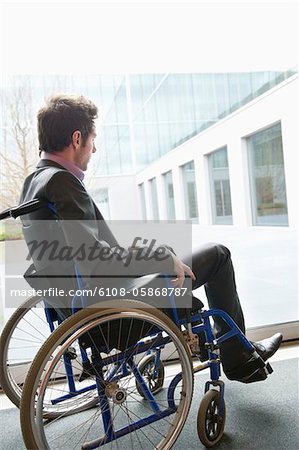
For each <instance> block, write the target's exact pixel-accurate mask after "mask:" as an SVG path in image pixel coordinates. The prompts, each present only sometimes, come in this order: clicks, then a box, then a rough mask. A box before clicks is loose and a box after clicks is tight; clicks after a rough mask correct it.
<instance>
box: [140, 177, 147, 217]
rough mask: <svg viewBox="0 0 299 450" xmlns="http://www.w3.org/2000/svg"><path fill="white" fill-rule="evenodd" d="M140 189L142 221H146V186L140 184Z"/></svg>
mask: <svg viewBox="0 0 299 450" xmlns="http://www.w3.org/2000/svg"><path fill="white" fill-rule="evenodd" d="M138 189H139V198H140V204H141V213H142V219H143V220H146V203H145V192H144V184H143V183H141V184H139V185H138Z"/></svg>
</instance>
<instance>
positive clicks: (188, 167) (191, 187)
mask: <svg viewBox="0 0 299 450" xmlns="http://www.w3.org/2000/svg"><path fill="white" fill-rule="evenodd" d="M181 169H182V176H183V188H184V199H185V214H186V219H191V220H192V221H193V222H198V208H197V195H196V183H195V169H194V161H190V162H189V163H187V164H184V165H183V166H181Z"/></svg>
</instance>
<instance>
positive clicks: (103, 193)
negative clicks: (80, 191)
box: [90, 188, 110, 220]
mask: <svg viewBox="0 0 299 450" xmlns="http://www.w3.org/2000/svg"><path fill="white" fill-rule="evenodd" d="M90 194H91V195H92V198H93V200H94V202H95V204H96V205H97V207H98V208H99V210H100V211H101V214H102V216H103V217H104V219H105V220H110V209H109V197H108V189H107V188H99V189H94V190H91V192H90Z"/></svg>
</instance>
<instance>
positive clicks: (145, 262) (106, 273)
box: [20, 160, 173, 285]
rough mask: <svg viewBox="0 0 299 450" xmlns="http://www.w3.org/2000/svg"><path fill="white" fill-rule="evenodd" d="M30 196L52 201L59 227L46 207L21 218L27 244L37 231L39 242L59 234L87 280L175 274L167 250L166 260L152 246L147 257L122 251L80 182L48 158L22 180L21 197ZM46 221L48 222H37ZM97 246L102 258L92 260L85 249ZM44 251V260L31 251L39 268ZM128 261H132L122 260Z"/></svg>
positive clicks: (89, 281)
mask: <svg viewBox="0 0 299 450" xmlns="http://www.w3.org/2000/svg"><path fill="white" fill-rule="evenodd" d="M33 198H40V199H46V200H48V201H49V202H51V203H53V204H54V206H55V209H56V211H57V215H58V216H59V218H60V225H61V228H60V231H58V232H57V231H55V227H54V222H53V220H52V219H53V217H51V215H52V213H51V211H50V210H47V211H45V210H42V211H37V212H34V213H31V214H29V215H27V216H24V217H23V218H22V222H23V226H24V228H23V229H24V235H25V239H26V242H27V245H28V243H29V241H30V240H32V239H33V238H34V237H35V236H36V234H38V233H39V232H40V230H43V233H42V234H41V235H40V237H39V242H41V241H40V240H41V239H42V240H45V239H48V240H49V239H51V238H53V236H54V235H55V239H56V237H57V234H59V233H60V232H61V235H64V239H65V241H62V242H60V246H63V245H66V244H67V245H69V246H70V247H72V248H73V249H75V250H74V251H73V252H72V253H73V254H76V257H75V258H74V259H75V263H76V265H77V266H78V267H79V268H80V272H81V275H82V276H83V277H84V280H85V284H88V285H90V284H91V285H95V284H97V285H98V284H99V279H101V277H104V278H105V282H106V283H108V284H109V279H110V278H111V277H115V278H118V279H123V278H126V279H128V278H136V277H137V276H140V275H144V274H151V273H156V272H162V273H169V274H173V259H172V257H171V254H170V253H171V252H169V250H166V252H167V254H166V256H165V258H164V259H163V258H161V257H160V255H159V253H157V254H156V253H155V251H154V250H153V251H152V253H151V254H150V256H151V257H148V255H149V254H148V255H147V258H143V257H142V255H143V254H145V252H146V249H145V250H144V253H142V252H141V251H140V252H141V253H140V252H139V254H138V255H137V253H136V251H132V250H126V252H121V254H120V252H119V247H118V242H117V240H116V238H115V237H114V235H113V233H112V232H111V230H110V228H109V227H108V225H107V223H106V222H105V220H104V219H103V216H102V214H101V213H100V211H99V209H98V208H97V206H96V205H95V203H94V201H93V200H92V198H91V197H90V195H89V194H88V193H87V191H86V189H85V187H84V184H83V183H82V182H81V181H80V180H79V179H78V178H77V177H75V176H74V175H73V174H72V173H71V172H69V171H67V170H66V169H64V168H63V167H62V166H60V165H59V164H57V163H55V162H53V161H50V160H40V162H39V163H38V166H37V170H36V171H35V172H33V173H32V174H30V175H29V176H28V177H27V178H26V180H25V182H24V186H23V190H22V194H21V199H20V200H21V202H26V201H28V200H32V199H33ZM45 219H49V220H47V222H41V221H44V220H45ZM33 224H35V226H33ZM46 224H47V226H46ZM32 226H33V227H32ZM30 227H31V228H30ZM28 230H29V231H30V230H33V231H31V232H29V231H28ZM26 232H27V234H26ZM82 244H84V248H85V250H86V252H85V255H83V251H82V247H81V251H80V246H82ZM95 245H96V249H97V251H96V252H95V253H94V254H96V255H99V254H101V251H102V250H103V252H104V253H103V254H104V257H103V258H102V257H99V258H93V260H92V261H90V260H89V259H90V258H89V256H90V252H88V249H89V248H90V247H93V248H95ZM50 250H51V249H50ZM44 253H45V254H46V256H47V257H45V258H44V261H40V260H39V261H38V260H37V259H38V258H35V259H36V260H35V259H34V256H36V255H33V260H34V262H35V263H36V266H37V269H42V270H43V269H44V268H45V267H46V266H47V265H48V266H51V264H49V263H48V261H47V258H48V257H49V252H44ZM56 253H57V252H56ZM61 254H62V253H61ZM44 256H45V255H44ZM126 258H127V259H126ZM52 259H53V258H52ZM58 259H59V258H58ZM60 259H61V258H60ZM157 259H158V260H157ZM161 259H163V260H161ZM129 260H130V264H126V263H128V261H129ZM60 262H61V261H60V260H59V263H60ZM64 262H65V261H64ZM52 266H53V265H52ZM54 266H56V269H57V265H56V264H54ZM115 278H114V279H113V280H112V282H111V284H112V285H113V284H115Z"/></svg>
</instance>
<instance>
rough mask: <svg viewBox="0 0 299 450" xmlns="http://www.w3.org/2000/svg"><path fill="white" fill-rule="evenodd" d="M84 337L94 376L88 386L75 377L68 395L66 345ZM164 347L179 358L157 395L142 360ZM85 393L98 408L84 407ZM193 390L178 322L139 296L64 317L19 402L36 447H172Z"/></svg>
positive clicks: (27, 436) (25, 428) (41, 353)
mask: <svg viewBox="0 0 299 450" xmlns="http://www.w3.org/2000/svg"><path fill="white" fill-rule="evenodd" d="M78 341H79V342H80V345H81V346H83V347H84V346H85V347H86V352H87V355H88V357H89V360H90V361H91V364H90V365H91V367H90V378H89V379H87V380H84V386H83V389H82V385H81V383H78V380H77V379H76V377H73V395H69V386H68V381H69V380H68V379H67V378H68V377H67V375H66V373H65V370H64V369H63V364H62V360H63V354H64V352H65V350H66V349H67V348H68V347H69V346H72V347H75V346H76V345H77V344H76V342H78ZM166 345H171V346H173V345H174V349H175V351H176V352H177V356H178V360H177V363H176V367H175V370H174V367H173V365H170V364H169V365H168V364H167V365H165V378H164V379H165V381H164V389H162V390H161V391H160V392H159V393H158V394H157V395H156V396H155V397H153V395H152V393H151V391H150V389H148V387H147V385H146V383H144V382H143V379H142V377H141V376H140V372H139V370H138V369H137V368H138V363H139V362H140V361H141V360H142V358H144V357H145V355H147V354H148V352H151V351H155V349H156V348H157V347H158V348H163V347H165V346H166ZM161 357H162V359H163V351H162V355H161ZM76 362H77V363H78V361H77V359H76ZM168 368H170V370H167V369H168ZM136 380H137V381H138V382H139V384H140V389H141V390H142V393H143V397H142V398H140V395H139V393H138V390H137V388H136ZM80 389H81V391H80ZM84 392H85V393H87V392H93V395H95V396H96V397H97V406H96V407H95V408H93V409H89V410H84V395H85V394H84ZM192 394H193V369H192V364H191V359H190V356H189V350H188V347H187V345H186V343H185V340H184V338H183V335H182V334H181V333H180V331H179V330H178V328H177V327H176V326H175V325H174V324H173V322H172V321H171V320H170V319H169V318H168V317H167V316H165V314H163V313H162V312H161V311H158V310H156V309H154V308H149V307H148V306H147V305H145V304H143V303H141V302H138V301H135V300H123V299H122V300H119V301H118V300H114V301H110V302H101V303H99V304H97V305H94V306H93V308H87V309H84V310H81V311H79V312H77V313H76V314H75V315H74V316H72V317H70V318H68V319H67V320H65V321H64V322H63V323H62V324H61V325H60V326H59V327H58V328H57V329H56V330H55V331H54V332H53V333H52V335H51V336H50V337H49V339H48V340H47V341H46V343H45V344H44V345H43V347H42V348H41V349H40V351H39V352H38V354H37V356H36V358H35V360H34V361H33V363H32V365H31V368H30V372H29V373H28V376H27V378H26V382H25V386H24V389H23V395H22V400H21V426H22V432H23V438H24V441H25V444H26V447H27V448H28V449H31V450H38V449H41V448H42V449H62V448H63V449H64V450H68V449H72V450H73V449H74V450H75V449H88V448H98V447H100V446H106V447H108V448H113V447H116V448H134V447H135V446H136V447H137V446H138V447H139V448H146V449H150V448H155V449H160V450H162V449H163V450H167V449H170V448H171V447H172V445H173V444H174V442H175V441H176V439H177V438H178V436H179V434H180V432H181V430H182V427H183V425H184V423H185V421H186V418H187V415H188V412H189V408H190V404H191V399H192ZM53 410H54V411H55V412H57V411H59V412H60V416H57V418H56V419H55V420H50V421H44V417H45V413H46V415H48V414H49V413H50V414H51V411H53ZM114 441H115V442H114Z"/></svg>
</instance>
